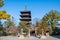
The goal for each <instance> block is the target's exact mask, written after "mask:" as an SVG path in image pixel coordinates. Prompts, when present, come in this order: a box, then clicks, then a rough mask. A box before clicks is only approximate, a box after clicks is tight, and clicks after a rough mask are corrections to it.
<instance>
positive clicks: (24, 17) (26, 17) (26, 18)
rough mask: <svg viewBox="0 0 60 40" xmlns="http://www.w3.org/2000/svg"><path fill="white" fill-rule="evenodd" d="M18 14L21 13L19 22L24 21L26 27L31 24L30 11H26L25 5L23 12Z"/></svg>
mask: <svg viewBox="0 0 60 40" xmlns="http://www.w3.org/2000/svg"><path fill="white" fill-rule="evenodd" d="M20 13H21V15H20V16H21V18H20V20H21V21H25V22H27V24H28V25H30V24H31V11H28V10H27V6H26V5H25V10H24V11H21V12H20Z"/></svg>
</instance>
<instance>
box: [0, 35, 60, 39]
mask: <svg viewBox="0 0 60 40" xmlns="http://www.w3.org/2000/svg"><path fill="white" fill-rule="evenodd" d="M0 40H60V39H59V38H54V37H51V36H50V37H47V39H39V38H36V37H33V36H31V37H29V38H24V39H21V38H19V37H13V36H6V37H0Z"/></svg>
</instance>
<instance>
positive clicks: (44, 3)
mask: <svg viewBox="0 0 60 40" xmlns="http://www.w3.org/2000/svg"><path fill="white" fill-rule="evenodd" d="M4 1H5V2H4V3H5V4H4V6H3V7H2V8H0V10H6V12H7V13H8V14H10V15H11V16H13V17H14V20H15V23H18V22H19V21H20V20H19V18H20V16H19V15H20V11H23V10H24V9H25V4H26V5H27V10H30V11H31V15H32V21H35V20H34V18H39V19H42V17H43V16H44V15H45V14H46V13H48V12H49V11H50V10H52V9H53V10H57V11H60V0H4Z"/></svg>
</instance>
